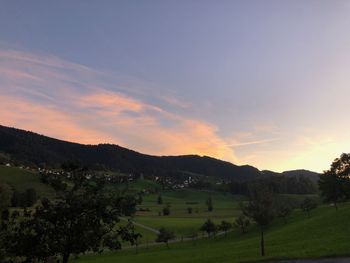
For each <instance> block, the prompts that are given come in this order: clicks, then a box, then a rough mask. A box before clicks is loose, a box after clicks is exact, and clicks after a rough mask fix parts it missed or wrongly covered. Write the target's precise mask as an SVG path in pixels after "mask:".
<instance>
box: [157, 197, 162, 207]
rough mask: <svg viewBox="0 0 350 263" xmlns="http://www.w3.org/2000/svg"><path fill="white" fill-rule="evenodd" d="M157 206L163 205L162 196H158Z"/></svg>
mask: <svg viewBox="0 0 350 263" xmlns="http://www.w3.org/2000/svg"><path fill="white" fill-rule="evenodd" d="M157 204H158V205H161V204H163V198H162V196H161V195H158V198H157Z"/></svg>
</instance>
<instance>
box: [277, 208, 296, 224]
mask: <svg viewBox="0 0 350 263" xmlns="http://www.w3.org/2000/svg"><path fill="white" fill-rule="evenodd" d="M291 213H292V209H291V208H290V207H289V206H287V205H283V206H280V207H278V208H277V216H278V217H280V218H282V219H283V221H284V223H285V224H287V218H288V216H289V215H290V214H291Z"/></svg>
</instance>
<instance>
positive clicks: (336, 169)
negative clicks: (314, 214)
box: [319, 153, 350, 209]
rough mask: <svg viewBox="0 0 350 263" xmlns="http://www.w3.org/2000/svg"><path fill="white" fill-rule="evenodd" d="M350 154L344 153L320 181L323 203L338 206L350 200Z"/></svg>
mask: <svg viewBox="0 0 350 263" xmlns="http://www.w3.org/2000/svg"><path fill="white" fill-rule="evenodd" d="M349 175H350V154H346V153H343V154H342V155H341V156H340V157H339V158H337V159H335V160H334V161H333V163H332V164H331V168H330V169H329V170H328V171H325V172H324V173H323V174H322V175H321V176H320V180H319V188H320V191H321V196H322V197H323V201H324V202H326V203H334V206H335V208H336V209H338V206H337V204H338V203H340V202H344V201H346V200H348V199H349V198H350V177H349Z"/></svg>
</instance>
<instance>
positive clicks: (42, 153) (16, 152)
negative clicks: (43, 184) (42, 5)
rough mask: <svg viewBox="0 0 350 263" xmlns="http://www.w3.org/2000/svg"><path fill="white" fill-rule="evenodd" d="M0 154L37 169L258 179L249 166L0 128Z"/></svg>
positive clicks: (258, 173)
mask: <svg viewBox="0 0 350 263" xmlns="http://www.w3.org/2000/svg"><path fill="white" fill-rule="evenodd" d="M0 152H2V153H5V154H7V155H10V156H11V158H12V159H14V160H17V161H20V162H27V163H31V164H35V165H38V166H44V165H46V166H50V167H59V166H60V164H61V163H63V162H65V161H68V160H74V161H79V162H80V163H81V164H84V165H88V166H90V167H91V166H92V167H95V168H104V169H110V170H113V171H120V172H123V173H143V174H149V175H157V176H162V175H169V176H171V175H174V176H176V175H179V174H181V173H183V172H187V173H194V174H201V175H205V176H215V177H219V178H231V179H236V180H249V179H253V178H255V177H257V176H260V175H261V172H260V171H259V170H258V169H257V168H255V167H252V166H248V165H245V166H237V165H234V164H232V163H229V162H225V161H221V160H218V159H214V158H211V157H206V156H204V157H201V156H197V155H184V156H161V157H158V156H152V155H146V154H141V153H138V152H135V151H132V150H129V149H126V148H123V147H120V146H118V145H111V144H99V145H83V144H78V143H71V142H66V141H62V140H57V139H53V138H50V137H47V136H43V135H39V134H36V133H33V132H28V131H24V130H19V129H15V128H9V127H5V126H1V125H0Z"/></svg>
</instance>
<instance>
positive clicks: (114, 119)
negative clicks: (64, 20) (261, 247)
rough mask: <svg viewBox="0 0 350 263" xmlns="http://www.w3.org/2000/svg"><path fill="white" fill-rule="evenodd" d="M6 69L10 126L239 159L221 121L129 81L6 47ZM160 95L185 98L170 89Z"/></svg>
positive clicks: (3, 89)
mask: <svg viewBox="0 0 350 263" xmlns="http://www.w3.org/2000/svg"><path fill="white" fill-rule="evenodd" d="M28 69H30V70H28ZM0 76H1V78H0V102H1V103H0V123H1V124H3V125H8V126H14V127H18V128H23V129H27V130H31V131H34V132H38V133H41V134H45V135H48V136H52V137H56V138H59V139H64V140H68V141H73V142H79V143H88V144H97V143H105V142H110V143H116V144H120V145H121V146H124V147H128V148H132V149H134V150H138V151H142V152H145V153H149V154H156V155H178V154H200V155H209V156H213V157H217V158H220V159H225V160H230V161H236V158H235V155H234V153H233V150H232V149H231V148H230V147H229V146H227V142H226V141H225V140H224V139H223V138H221V137H220V136H219V135H218V130H217V128H216V127H215V126H214V125H212V124H210V123H207V122H205V121H202V120H198V119H192V118H190V117H188V116H182V115H178V114H175V113H173V112H171V111H170V110H169V109H166V108H161V107H160V106H159V105H154V104H151V103H146V102H145V101H143V99H142V97H134V96H132V95H131V94H133V92H126V91H125V89H118V87H119V86H121V85H123V86H125V83H124V82H118V80H116V79H115V78H113V77H110V76H109V75H108V74H107V73H105V72H99V71H96V70H93V69H90V68H87V67H84V66H81V65H76V64H74V63H70V62H67V61H63V60H61V59H59V58H56V57H52V56H45V55H36V54H31V53H28V52H21V51H11V50H10V51H6V50H0ZM106 76H107V77H106ZM121 83H123V84H121ZM128 88H129V89H131V88H132V87H128ZM134 88H135V89H137V87H134ZM160 97H164V98H168V102H169V103H171V104H172V105H175V106H176V105H178V106H179V107H182V106H184V105H185V104H182V105H181V103H180V102H179V101H178V100H175V99H174V100H172V99H171V98H170V97H169V95H167V94H161V95H160ZM169 98H170V99H169Z"/></svg>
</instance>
